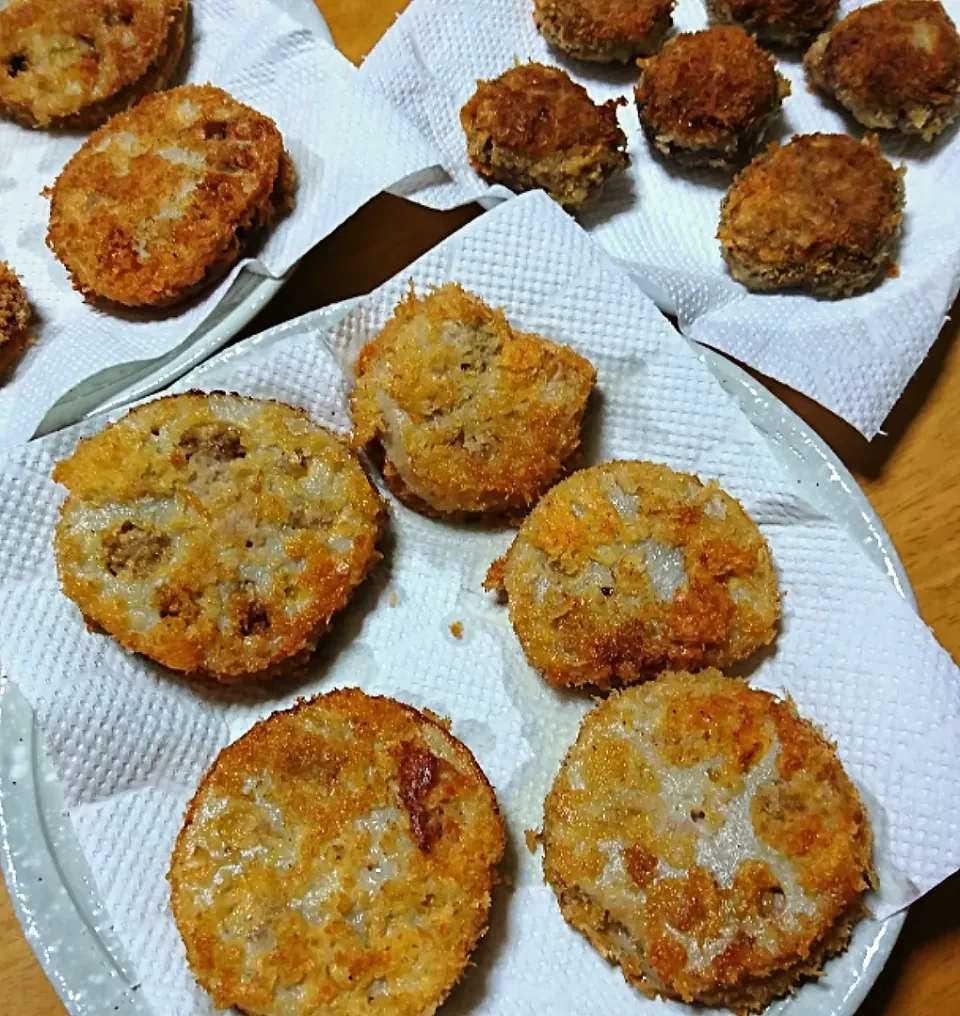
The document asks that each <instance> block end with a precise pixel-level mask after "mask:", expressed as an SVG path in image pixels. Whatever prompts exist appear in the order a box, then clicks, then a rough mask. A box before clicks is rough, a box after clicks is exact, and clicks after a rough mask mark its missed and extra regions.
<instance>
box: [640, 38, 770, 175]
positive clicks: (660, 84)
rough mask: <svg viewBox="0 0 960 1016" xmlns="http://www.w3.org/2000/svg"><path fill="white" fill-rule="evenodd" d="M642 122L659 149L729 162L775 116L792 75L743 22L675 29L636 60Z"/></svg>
mask: <svg viewBox="0 0 960 1016" xmlns="http://www.w3.org/2000/svg"><path fill="white" fill-rule="evenodd" d="M640 66H641V75H640V83H639V84H638V85H637V89H636V92H635V95H636V100H637V111H638V113H639V114H640V124H641V126H642V127H643V131H644V134H646V136H647V139H648V141H649V142H650V144H651V145H653V146H654V148H656V149H657V150H658V151H659V152H661V153H662V154H663V155H666V156H669V157H670V158H673V159H675V160H676V161H677V162H680V163H683V164H685V165H688V166H716V167H718V168H721V169H731V168H733V167H734V166H736V165H737V163H739V162H741V161H742V159H743V157H744V156H745V155H747V154H748V153H749V152H751V151H752V150H753V149H754V148H755V147H756V144H757V142H758V141H759V140H760V138H761V137H762V136H763V134H764V131H766V129H767V128H768V127H769V126H770V124H771V123H772V122H773V121H774V120H775V119H776V117H777V115H778V113H779V112H780V105H781V102H782V100H783V99H784V98H785V97H786V96H788V95H789V94H790V82H789V81H787V79H786V78H784V77H782V76H781V75H780V74H778V73H777V70H776V64H775V63H774V60H773V57H771V56H770V55H769V54H768V53H766V52H765V51H764V50H762V49H761V48H760V47H759V46H758V45H757V43H756V42H755V41H754V40H753V38H751V36H749V35H748V34H747V33H746V32H745V31H744V30H743V29H742V28H738V27H736V26H729V25H720V26H717V27H715V28H708V29H707V30H706V31H703V32H690V33H687V34H684V35H678V36H677V37H676V38H674V39H671V40H670V41H669V42H667V43H665V44H664V47H663V49H661V50H660V52H659V53H658V54H657V55H656V56H653V57H651V58H650V59H649V60H643V61H640Z"/></svg>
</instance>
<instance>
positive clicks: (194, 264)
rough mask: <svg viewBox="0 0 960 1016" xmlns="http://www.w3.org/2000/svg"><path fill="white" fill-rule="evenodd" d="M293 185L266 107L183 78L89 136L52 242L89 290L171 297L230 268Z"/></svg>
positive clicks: (162, 302)
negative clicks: (261, 109) (253, 105)
mask: <svg viewBox="0 0 960 1016" xmlns="http://www.w3.org/2000/svg"><path fill="white" fill-rule="evenodd" d="M293 187H294V171H293V165H292V163H291V162H290V159H289V157H288V156H287V154H286V152H285V151H284V149H283V139H282V138H281V136H280V131H279V130H277V125H276V124H275V123H274V122H273V121H272V120H271V119H270V118H269V117H266V116H263V115H262V114H260V113H258V112H256V110H253V109H251V108H250V107H249V106H244V105H243V104H242V103H239V102H237V100H236V99H233V98H231V96H229V95H228V94H227V93H226V92H224V91H222V90H221V89H219V88H214V87H213V86H212V85H184V86H183V87H181V88H173V89H171V90H170V91H167V92H161V93H159V94H157V95H151V96H148V97H147V98H146V99H143V100H142V101H141V102H140V103H138V104H137V106H136V107H135V108H134V109H132V110H128V111H127V112H125V113H119V114H117V116H115V117H113V118H112V119H111V120H110V121H109V122H108V123H107V124H106V125H104V126H103V127H101V128H100V130H98V131H96V132H95V133H94V134H91V135H90V137H89V138H87V140H86V142H85V143H84V144H83V146H82V147H81V148H80V149H79V150H78V151H77V153H76V154H75V155H74V156H73V157H72V158H71V159H70V161H69V162H68V163H67V164H66V166H64V168H63V171H62V172H61V173H60V175H59V176H58V177H57V181H56V183H55V184H54V186H53V190H52V200H51V202H50V225H49V229H48V231H47V246H49V247H50V249H51V250H52V251H53V252H54V254H56V256H57V257H58V258H59V259H60V260H61V261H62V262H63V264H64V265H65V266H66V268H67V271H69V272H70V276H71V279H72V281H73V285H74V287H75V288H76V289H79V290H80V292H81V293H83V294H84V296H85V297H87V298H88V299H93V300H98V299H99V300H105V301H109V302H112V303H118V304H124V305H126V306H128V307H140V306H154V307H159V306H167V305H170V304H173V303H176V302H178V301H180V300H183V299H184V298H185V297H187V296H189V295H191V294H192V293H193V292H195V291H196V290H197V289H198V288H200V287H201V286H204V285H209V284H210V283H211V282H212V281H213V280H214V279H216V278H217V277H218V276H219V275H221V274H222V273H223V272H224V271H226V270H227V269H228V268H229V267H230V266H231V265H232V264H233V263H234V262H235V261H236V260H237V258H238V257H239V256H240V254H241V252H242V251H243V249H244V248H245V246H246V245H247V244H248V243H249V241H250V240H251V238H252V237H253V236H254V235H255V234H256V233H257V232H258V231H259V230H261V229H262V228H264V227H266V226H267V225H268V224H269V223H270V222H271V221H272V220H273V218H274V217H275V216H276V215H277V213H278V212H280V211H282V210H284V209H286V208H288V207H290V206H291V205H292V200H293V197H292V195H293Z"/></svg>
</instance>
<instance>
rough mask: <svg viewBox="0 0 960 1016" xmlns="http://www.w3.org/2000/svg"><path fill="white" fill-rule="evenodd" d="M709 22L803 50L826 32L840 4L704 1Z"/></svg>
mask: <svg viewBox="0 0 960 1016" xmlns="http://www.w3.org/2000/svg"><path fill="white" fill-rule="evenodd" d="M704 4H705V5H706V8H707V13H708V14H709V15H710V19H711V21H713V22H715V23H716V24H721V25H742V26H743V27H744V28H746V29H747V31H748V32H750V34H751V35H754V36H756V37H757V38H758V39H759V40H760V41H761V42H767V43H773V44H774V45H780V46H803V45H805V44H806V43H807V41H808V40H809V39H810V37H811V36H812V35H814V34H815V33H816V32H819V31H821V30H822V29H824V28H826V26H827V25H828V24H829V23H830V21H831V19H832V18H833V17H834V15H835V14H836V13H837V8H838V7H839V6H840V0H704Z"/></svg>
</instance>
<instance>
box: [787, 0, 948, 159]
mask: <svg viewBox="0 0 960 1016" xmlns="http://www.w3.org/2000/svg"><path fill="white" fill-rule="evenodd" d="M803 66H804V69H805V70H806V72H807V79H808V80H809V81H810V83H811V84H812V85H814V86H815V87H817V88H819V89H821V90H822V91H824V92H826V93H827V94H829V95H832V96H834V97H835V98H836V99H837V100H838V101H839V102H840V103H841V104H842V105H844V106H846V108H847V109H848V110H850V112H851V113H853V115H854V116H855V117H856V118H857V119H858V120H859V121H860V123H862V124H864V125H865V126H867V127H873V128H883V129H887V130H897V131H901V132H903V133H904V134H919V135H920V136H921V137H922V138H923V139H924V140H925V141H931V140H932V139H933V138H934V137H935V136H936V135H937V134H939V133H940V131H942V130H943V129H944V127H946V126H947V124H949V123H950V122H951V121H952V120H953V119H954V118H955V117H956V116H957V113H960V36H958V35H957V29H956V26H955V25H954V23H953V22H952V21H951V20H950V18H949V16H948V15H947V12H946V11H945V10H944V9H943V7H942V6H941V5H940V4H939V3H936V2H929V0H883V2H882V3H876V4H871V5H870V6H868V7H861V8H859V9H858V10H855V11H853V12H852V13H851V14H848V15H847V16H846V17H845V18H844V19H843V20H842V21H841V22H839V24H836V25H834V26H833V28H832V29H831V30H830V31H829V32H824V34H823V35H821V36H820V38H819V39H817V41H816V42H815V43H814V44H813V45H812V46H811V47H810V49H809V50H808V51H807V55H806V56H805V57H804V61H803Z"/></svg>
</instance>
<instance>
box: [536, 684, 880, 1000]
mask: <svg viewBox="0 0 960 1016" xmlns="http://www.w3.org/2000/svg"><path fill="white" fill-rule="evenodd" d="M542 839H543V845H544V858H543V869H544V876H545V878H546V881H547V882H548V883H549V884H550V885H551V886H552V888H553V890H554V892H555V893H556V895H557V900H558V902H559V904H560V909H561V911H562V912H563V915H564V917H565V918H566V920H567V921H568V922H569V923H570V924H571V925H572V926H573V927H574V928H576V929H577V930H578V931H580V932H581V933H582V934H583V935H584V936H585V937H586V938H587V939H588V940H589V941H590V942H591V944H592V945H593V946H594V947H595V948H596V949H598V950H599V952H601V953H602V954H603V955H604V956H605V957H606V958H607V959H610V960H612V961H614V962H616V963H618V964H619V965H620V967H621V969H622V971H623V975H624V977H626V979H627V980H628V981H629V982H630V983H631V984H632V985H634V986H635V987H636V988H638V989H639V990H640V991H642V992H643V993H644V994H645V995H648V996H650V997H655V996H656V995H662V996H665V997H667V998H676V999H682V1000H683V1001H686V1002H694V1001H695V1002H701V1003H703V1004H705V1005H710V1006H726V1007H728V1008H730V1009H733V1010H734V1011H735V1012H738V1013H745V1012H759V1011H760V1010H762V1009H763V1008H765V1007H766V1006H767V1005H768V1004H769V1003H770V1002H771V1001H772V1000H773V999H774V998H776V997H778V996H780V995H784V994H787V993H789V992H790V991H792V990H793V989H794V988H795V987H796V985H797V983H798V982H799V981H800V980H801V979H802V978H804V977H806V976H817V975H818V974H819V973H820V972H821V967H822V964H823V962H824V960H825V959H826V958H827V957H829V956H830V955H832V954H833V953H836V952H839V951H841V950H842V949H844V948H845V947H846V945H847V942H848V940H849V937H850V930H851V927H852V925H853V924H854V923H855V922H856V921H857V919H858V918H859V917H861V916H862V915H863V914H864V912H865V908H864V903H863V895H864V892H865V891H866V890H867V889H868V888H869V887H870V886H871V885H872V884H873V883H874V874H873V865H872V861H871V832H870V823H869V819H868V816H867V814H866V810H865V808H864V806H863V803H862V802H861V800H860V796H859V794H858V793H857V790H856V787H855V786H854V785H853V783H852V782H851V781H850V779H849V778H848V777H847V775H846V773H845V772H844V771H843V768H842V766H841V765H840V762H839V761H838V759H837V756H836V754H835V752H834V748H833V746H832V745H831V744H830V743H829V742H828V741H827V740H826V739H825V738H824V737H823V736H822V735H821V734H820V733H819V732H818V731H817V729H816V728H815V727H814V726H813V725H812V724H811V723H809V722H808V721H807V720H804V719H802V718H801V717H800V716H798V715H797V711H796V709H795V707H794V705H793V703H792V702H790V701H789V700H788V701H786V702H784V701H781V700H778V699H776V698H774V697H773V696H772V695H770V694H768V693H767V692H763V691H754V690H752V689H750V688H749V687H748V686H747V685H746V684H745V683H744V682H742V681H740V680H738V679H736V678H729V677H724V675H723V674H721V673H720V672H719V671H717V670H707V671H702V672H701V673H699V674H689V673H670V672H667V673H665V674H663V675H661V676H660V677H659V678H658V679H657V680H656V681H652V682H650V683H649V684H646V685H643V686H642V687H639V688H630V689H628V690H627V691H624V692H623V693H622V694H614V695H612V696H611V697H610V698H608V699H606V700H605V701H603V702H602V703H601V704H600V705H599V706H597V707H596V708H595V709H594V710H593V711H592V712H590V713H589V714H588V715H587V716H586V717H585V719H584V721H583V723H582V725H581V727H580V733H579V735H578V737H577V740H576V743H575V744H574V745H573V747H571V749H570V751H569V752H568V753H567V756H566V759H565V760H564V762H563V764H562V766H561V768H560V772H559V773H558V775H557V778H556V781H555V782H554V784H553V788H552V789H551V791H550V794H549V796H548V797H547V800H546V803H545V807H544V826H543V837H542Z"/></svg>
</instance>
